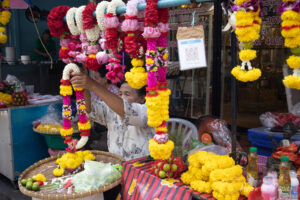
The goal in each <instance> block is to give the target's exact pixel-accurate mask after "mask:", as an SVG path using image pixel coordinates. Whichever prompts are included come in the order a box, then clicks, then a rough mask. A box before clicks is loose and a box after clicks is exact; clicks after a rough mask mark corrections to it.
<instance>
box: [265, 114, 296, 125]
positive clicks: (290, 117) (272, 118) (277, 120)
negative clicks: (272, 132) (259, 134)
mask: <svg viewBox="0 0 300 200" xmlns="http://www.w3.org/2000/svg"><path fill="white" fill-rule="evenodd" d="M259 119H260V121H261V123H262V125H263V126H265V127H268V128H274V127H276V128H282V127H283V126H284V124H285V123H287V122H292V123H293V124H294V125H296V126H298V125H299V124H300V117H298V116H297V115H294V114H292V113H271V112H266V113H263V114H261V115H260V116H259Z"/></svg>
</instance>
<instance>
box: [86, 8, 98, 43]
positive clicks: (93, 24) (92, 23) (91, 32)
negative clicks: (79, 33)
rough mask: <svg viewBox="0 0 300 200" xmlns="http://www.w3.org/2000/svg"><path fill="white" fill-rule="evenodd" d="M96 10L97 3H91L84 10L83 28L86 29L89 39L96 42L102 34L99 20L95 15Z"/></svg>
mask: <svg viewBox="0 0 300 200" xmlns="http://www.w3.org/2000/svg"><path fill="white" fill-rule="evenodd" d="M94 11H96V5H95V4H94V3H90V4H88V5H87V6H86V7H85V9H84V10H83V12H82V23H83V30H84V31H85V33H86V36H87V38H88V40H89V41H91V42H96V41H97V40H98V39H99V36H100V29H99V26H98V24H97V20H96V19H95V18H94V16H93V12H94Z"/></svg>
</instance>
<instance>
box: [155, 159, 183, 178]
mask: <svg viewBox="0 0 300 200" xmlns="http://www.w3.org/2000/svg"><path fill="white" fill-rule="evenodd" d="M185 169H186V164H184V162H183V161H182V160H181V158H180V157H176V158H174V157H173V156H171V157H170V158H169V159H168V160H155V163H154V165H153V168H152V173H154V174H155V175H156V176H157V177H160V178H179V177H180V175H181V173H182V172H183V171H184V170H185Z"/></svg>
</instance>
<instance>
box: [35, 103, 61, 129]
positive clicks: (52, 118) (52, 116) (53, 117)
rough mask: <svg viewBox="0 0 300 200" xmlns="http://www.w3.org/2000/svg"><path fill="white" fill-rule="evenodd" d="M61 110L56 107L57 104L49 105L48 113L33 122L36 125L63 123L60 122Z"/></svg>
mask: <svg viewBox="0 0 300 200" xmlns="http://www.w3.org/2000/svg"><path fill="white" fill-rule="evenodd" d="M59 116H60V111H59V110H58V109H57V108H55V105H49V107H48V110H47V113H46V115H44V116H42V117H41V118H39V119H37V120H35V121H33V122H32V124H33V125H34V126H35V125H36V124H37V123H39V124H51V125H61V123H60V117H59Z"/></svg>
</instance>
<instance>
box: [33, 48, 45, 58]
mask: <svg viewBox="0 0 300 200" xmlns="http://www.w3.org/2000/svg"><path fill="white" fill-rule="evenodd" d="M33 50H34V52H35V53H37V54H38V55H41V56H44V57H48V55H47V54H46V53H43V52H41V51H40V50H38V49H37V48H34V49H33Z"/></svg>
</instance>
